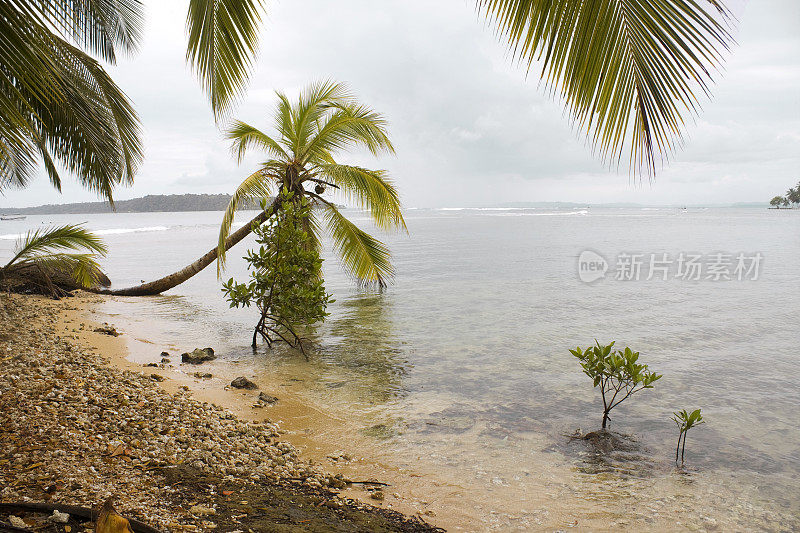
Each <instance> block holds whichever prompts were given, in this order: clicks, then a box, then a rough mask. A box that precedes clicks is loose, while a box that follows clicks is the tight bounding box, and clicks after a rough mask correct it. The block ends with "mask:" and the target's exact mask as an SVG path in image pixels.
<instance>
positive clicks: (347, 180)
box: [319, 164, 407, 231]
mask: <svg viewBox="0 0 800 533" xmlns="http://www.w3.org/2000/svg"><path fill="white" fill-rule="evenodd" d="M319 169H320V174H321V175H322V176H324V177H325V178H327V179H328V180H329V181H330V182H331V183H333V184H334V185H336V186H338V187H339V188H340V193H341V194H342V195H343V196H344V197H345V199H346V200H349V201H353V202H354V203H356V204H357V205H358V206H359V207H361V208H362V209H367V210H369V212H370V214H371V215H372V218H373V220H374V221H375V223H376V224H377V226H378V227H379V228H381V229H383V230H390V229H396V228H400V229H403V230H406V231H407V228H406V223H405V220H403V213H402V210H401V207H400V195H399V194H398V192H397V189H395V187H394V185H393V184H392V182H391V180H390V179H389V177H388V174H387V173H386V171H384V170H369V169H366V168H362V167H358V166H351V165H339V164H327V165H322V166H320V167H319Z"/></svg>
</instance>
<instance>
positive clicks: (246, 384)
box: [231, 376, 260, 399]
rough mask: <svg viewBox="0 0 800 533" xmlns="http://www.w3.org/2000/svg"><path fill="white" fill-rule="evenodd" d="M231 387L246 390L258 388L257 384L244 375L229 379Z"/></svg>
mask: <svg viewBox="0 0 800 533" xmlns="http://www.w3.org/2000/svg"><path fill="white" fill-rule="evenodd" d="M231 387H233V388H234V389H246V390H256V389H258V385H256V384H255V383H253V382H252V381H250V380H249V379H247V378H246V377H244V376H239V377H238V378H236V379H234V380H233V381H231ZM259 399H260V398H259Z"/></svg>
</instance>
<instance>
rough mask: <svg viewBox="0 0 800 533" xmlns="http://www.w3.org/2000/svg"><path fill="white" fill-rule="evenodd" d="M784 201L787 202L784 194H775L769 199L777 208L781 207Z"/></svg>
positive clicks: (770, 203)
mask: <svg viewBox="0 0 800 533" xmlns="http://www.w3.org/2000/svg"><path fill="white" fill-rule="evenodd" d="M784 202H786V198H784V197H783V196H775V197H773V198H772V200H770V201H769V205H771V206H772V207H775V208H780V207H781V206H782V205H783V203H784Z"/></svg>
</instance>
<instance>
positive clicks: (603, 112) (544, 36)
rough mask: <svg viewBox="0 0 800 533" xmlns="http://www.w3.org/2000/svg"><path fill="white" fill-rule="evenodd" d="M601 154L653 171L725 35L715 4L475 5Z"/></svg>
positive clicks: (638, 0) (709, 0) (722, 12)
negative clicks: (536, 70) (625, 157)
mask: <svg viewBox="0 0 800 533" xmlns="http://www.w3.org/2000/svg"><path fill="white" fill-rule="evenodd" d="M478 9H479V10H480V11H481V12H483V13H484V14H485V16H486V17H487V18H488V19H490V20H491V21H493V22H494V23H495V25H496V27H497V30H498V32H499V33H500V34H502V35H503V36H504V37H505V38H506V39H507V41H508V43H509V47H510V49H511V51H512V53H513V54H514V56H515V58H516V59H518V60H520V61H522V62H524V63H526V64H527V65H528V68H531V67H532V66H533V63H534V62H535V61H541V64H542V70H541V78H542V80H543V81H544V83H545V86H546V87H548V88H549V89H550V90H551V91H552V93H553V94H557V95H558V96H559V97H560V98H561V99H563V100H564V102H565V104H566V106H567V111H568V113H569V114H570V116H571V117H572V119H573V120H574V121H575V123H576V125H577V126H578V128H579V129H580V130H581V131H584V132H586V134H587V135H588V137H589V139H590V141H591V142H592V144H593V145H594V146H595V147H596V149H597V150H598V151H599V152H600V154H601V155H602V156H604V157H608V158H609V159H612V160H613V159H616V160H619V159H620V158H621V157H622V154H623V152H624V151H625V147H626V146H630V167H631V169H632V170H633V171H636V172H639V173H641V172H643V171H644V172H647V173H648V175H650V176H651V177H652V176H653V175H654V174H655V171H656V167H657V166H658V162H659V161H663V160H666V159H667V158H668V157H669V155H670V154H671V153H672V151H673V150H674V149H675V147H676V146H677V145H678V144H679V143H680V141H681V139H682V135H683V127H684V124H685V120H686V118H687V116H690V115H692V114H694V113H696V111H697V109H698V105H699V98H698V92H699V93H703V94H708V90H709V83H710V81H711V73H710V69H713V68H719V67H720V65H721V63H722V54H723V52H724V51H725V50H727V49H728V47H729V45H730V43H731V42H732V37H731V35H730V33H729V32H728V30H727V29H726V26H725V22H726V20H727V18H728V17H729V13H728V11H727V10H726V9H725V8H724V7H723V4H722V2H721V1H718V0H593V1H579V0H478Z"/></svg>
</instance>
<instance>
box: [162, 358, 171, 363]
mask: <svg viewBox="0 0 800 533" xmlns="http://www.w3.org/2000/svg"><path fill="white" fill-rule="evenodd" d="M161 362H162V363H163V364H165V365H166V364H169V363H171V362H172V361H171V360H170V359H168V358H166V357H162V358H161Z"/></svg>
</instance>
